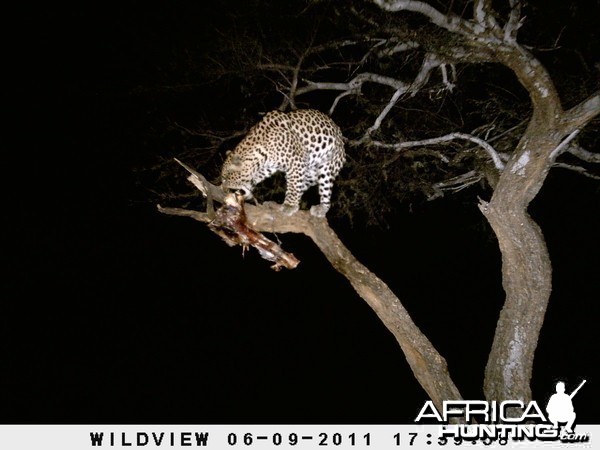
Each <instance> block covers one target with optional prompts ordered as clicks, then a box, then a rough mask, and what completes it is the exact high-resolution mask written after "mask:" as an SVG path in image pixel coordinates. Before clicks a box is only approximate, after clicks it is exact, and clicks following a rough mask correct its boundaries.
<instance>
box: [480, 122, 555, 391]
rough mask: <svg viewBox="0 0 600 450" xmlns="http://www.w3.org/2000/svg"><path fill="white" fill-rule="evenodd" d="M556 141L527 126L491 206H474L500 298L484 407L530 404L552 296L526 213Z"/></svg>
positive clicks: (536, 231) (540, 242) (542, 247)
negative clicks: (495, 250)
mask: <svg viewBox="0 0 600 450" xmlns="http://www.w3.org/2000/svg"><path fill="white" fill-rule="evenodd" d="M560 138H561V135H560V134H559V133H557V131H556V129H552V128H548V127H547V126H545V125H544V122H543V121H541V120H535V119H534V120H532V122H531V123H530V125H529V128H528V130H527V132H526V133H525V135H524V136H523V137H522V139H521V141H520V143H519V145H518V147H517V149H516V151H515V154H514V155H515V156H514V157H513V159H512V160H511V161H510V162H509V164H508V166H507V167H506V169H505V170H504V172H503V173H502V175H501V177H500V179H499V182H498V185H497V186H496V189H495V190H494V194H493V196H492V199H491V201H490V202H489V203H485V202H482V203H481V204H480V209H481V211H482V212H483V214H484V215H485V217H486V218H487V220H488V221H489V223H490V224H491V226H492V228H493V230H494V232H495V234H496V236H497V238H498V243H499V246H500V251H501V254H502V284H503V287H504V291H505V293H506V300H505V303H504V307H503V308H502V311H501V312H500V317H499V320H498V323H497V326H496V333H495V336H494V342H493V344H492V349H491V352H490V355H489V359H488V363H487V366H486V371H485V380H484V392H485V395H486V398H487V399H488V400H490V401H491V400H497V401H501V400H522V401H524V402H528V401H530V400H531V388H530V381H531V377H532V367H533V358H534V353H535V349H536V347H537V343H538V338H539V333H540V330H541V327H542V324H543V322H544V316H545V313H546V308H547V306H548V301H549V299H550V292H551V290H552V267H551V264H550V256H549V254H548V250H547V247H546V242H545V240H544V236H543V234H542V231H541V230H540V228H539V226H538V225H537V224H536V223H535V222H534V221H533V219H532V218H531V217H530V216H529V214H528V213H527V207H528V205H529V203H530V201H531V200H532V199H533V198H534V197H535V195H536V194H537V192H538V191H539V189H540V188H541V186H542V184H543V182H544V179H545V178H546V175H547V173H548V170H549V168H550V165H551V162H550V159H549V157H550V155H551V153H552V151H553V150H554V149H555V148H556V147H557V146H558V145H559V144H560Z"/></svg>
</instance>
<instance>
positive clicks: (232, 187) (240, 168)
mask: <svg viewBox="0 0 600 450" xmlns="http://www.w3.org/2000/svg"><path fill="white" fill-rule="evenodd" d="M259 166H260V164H259V161H258V160H257V159H256V158H253V157H252V156H251V155H244V154H241V153H240V152H235V151H233V152H230V153H229V154H228V155H227V157H226V158H225V162H224V163H223V167H222V169H221V188H222V189H223V191H224V192H225V193H226V194H227V193H230V192H237V193H239V194H241V195H243V196H244V200H250V199H252V191H253V190H254V187H255V186H256V184H257V181H256V178H257V176H256V174H257V172H258V170H259Z"/></svg>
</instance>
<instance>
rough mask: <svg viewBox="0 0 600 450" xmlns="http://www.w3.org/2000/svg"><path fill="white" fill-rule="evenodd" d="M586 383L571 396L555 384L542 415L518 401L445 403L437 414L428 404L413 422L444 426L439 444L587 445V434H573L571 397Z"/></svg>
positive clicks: (537, 408) (560, 384)
mask: <svg viewBox="0 0 600 450" xmlns="http://www.w3.org/2000/svg"><path fill="white" fill-rule="evenodd" d="M585 381H586V380H583V381H582V382H581V383H580V384H579V386H577V387H576V388H575V389H574V390H573V391H572V392H571V393H570V394H567V393H566V392H565V390H566V386H565V383H564V382H562V381H559V382H558V383H556V387H555V393H553V394H552V395H551V396H550V399H549V400H548V403H547V404H546V408H545V412H544V410H542V408H540V406H539V405H538V404H537V402H536V401H530V402H529V403H527V404H525V403H524V402H522V401H521V400H506V401H503V402H496V401H491V402H487V401H483V400H450V401H444V402H443V404H442V410H441V411H438V409H437V408H436V407H435V405H434V404H433V402H432V401H431V400H429V401H427V402H425V404H424V405H423V407H422V408H421V411H420V412H419V414H418V415H417V417H416V419H415V422H416V423H438V424H441V425H443V426H442V427H441V430H440V433H439V436H438V440H439V441H440V442H439V443H440V444H443V443H445V442H446V441H448V440H451V439H452V440H454V441H455V442H456V443H460V442H462V441H477V440H481V441H483V442H484V443H491V442H499V443H500V444H506V443H507V442H508V441H509V440H511V441H524V440H529V441H535V440H541V441H559V442H589V440H590V436H589V434H586V433H580V434H578V433H576V432H575V419H576V418H577V414H575V409H574V407H573V397H575V394H577V392H579V390H580V389H581V388H582V387H583V385H584V384H585ZM453 422H456V424H454V423H453ZM458 422H463V423H458Z"/></svg>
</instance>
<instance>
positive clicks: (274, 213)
mask: <svg viewBox="0 0 600 450" xmlns="http://www.w3.org/2000/svg"><path fill="white" fill-rule="evenodd" d="M205 190H207V191H209V192H214V191H217V190H220V189H219V187H217V186H214V185H211V184H210V183H208V186H206V187H205ZM216 197H217V196H215V198H216ZM220 198H223V196H222V193H221V196H220ZM158 210H159V211H160V212H161V213H164V214H171V215H177V216H185V217H190V218H192V219H194V220H197V221H200V222H204V223H208V222H210V221H211V219H210V218H209V216H208V214H205V213H201V212H197V211H188V210H185V209H180V208H164V207H161V206H158ZM245 214H246V217H247V223H248V226H249V227H251V228H252V229H253V230H255V231H258V232H268V233H290V232H291V233H301V234H304V235H306V236H308V237H309V238H311V239H312V240H313V242H314V243H315V244H316V245H317V247H318V248H319V249H320V250H321V251H322V252H323V254H324V255H325V257H326V258H327V259H328V260H329V262H330V263H331V265H332V266H333V267H334V268H335V269H336V270H337V271H338V272H339V273H340V274H342V275H343V276H344V277H346V279H347V280H348V281H349V282H350V284H351V285H352V287H353V288H354V289H355V290H356V292H357V293H358V294H359V295H360V297H361V298H362V299H363V300H365V301H366V302H367V304H368V305H369V306H370V307H371V308H372V309H373V310H374V311H375V313H376V314H377V316H378V317H379V318H380V319H381V321H382V322H383V323H384V324H385V326H386V327H387V329H388V330H389V331H390V332H391V333H392V334H393V335H394V337H395V338H396V340H397V341H398V343H399V345H400V347H401V348H402V351H403V352H404V355H405V356H406V360H407V362H408V364H409V365H410V368H411V369H412V371H413V373H414V375H415V377H416V378H417V380H418V382H419V383H420V384H421V386H422V387H423V389H425V391H426V392H427V394H428V395H429V396H430V398H431V399H432V400H433V401H434V403H435V405H436V407H437V408H440V409H441V408H442V402H443V401H444V400H460V399H461V395H460V392H459V391H458V389H457V388H456V386H455V385H454V383H453V382H452V379H451V378H450V375H449V373H448V367H447V364H446V361H445V360H444V358H442V356H441V355H440V354H439V353H438V352H437V350H436V349H435V348H434V347H433V345H432V344H431V342H430V341H429V340H428V339H427V337H426V336H425V335H424V334H423V333H422V332H421V331H420V330H419V328H418V327H417V326H416V325H415V323H414V322H413V321H412V319H411V317H410V315H409V314H408V312H407V311H406V309H405V308H404V306H403V305H402V303H401V302H400V300H399V299H398V298H397V297H396V296H395V295H394V293H393V292H392V291H391V290H390V288H389V287H388V286H387V285H386V284H385V283H384V282H383V281H382V280H381V279H379V278H378V277H377V276H376V275H375V274H373V273H372V272H371V271H369V270H368V269H367V268H366V267H365V266H364V265H362V264H361V263H360V262H359V261H358V260H357V259H356V258H355V257H354V255H352V253H351V252H350V250H348V249H347V248H346V246H345V245H344V244H343V243H342V241H341V240H340V239H339V238H338V236H337V235H336V234H335V232H334V231H333V230H332V229H331V227H330V226H329V224H328V223H327V220H326V219H321V218H316V217H314V216H312V215H311V214H310V213H309V212H307V211H298V212H297V213H295V214H293V215H292V216H287V215H285V214H284V213H282V212H281V211H279V210H278V209H276V208H270V207H267V206H264V205H263V206H254V205H245Z"/></svg>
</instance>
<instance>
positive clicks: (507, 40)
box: [160, 0, 600, 407]
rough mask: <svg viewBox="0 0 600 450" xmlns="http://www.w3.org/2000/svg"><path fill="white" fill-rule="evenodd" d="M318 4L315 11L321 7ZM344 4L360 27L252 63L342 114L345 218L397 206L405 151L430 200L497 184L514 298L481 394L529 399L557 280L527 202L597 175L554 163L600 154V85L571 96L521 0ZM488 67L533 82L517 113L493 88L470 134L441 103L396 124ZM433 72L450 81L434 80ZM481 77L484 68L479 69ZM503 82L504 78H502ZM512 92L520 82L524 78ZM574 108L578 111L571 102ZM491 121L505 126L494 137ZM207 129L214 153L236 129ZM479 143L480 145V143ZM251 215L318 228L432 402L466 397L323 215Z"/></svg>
mask: <svg viewBox="0 0 600 450" xmlns="http://www.w3.org/2000/svg"><path fill="white" fill-rule="evenodd" d="M315 3H317V6H315V7H318V6H319V4H320V2H315ZM337 8H339V9H337ZM459 8H462V9H459ZM459 11H460V12H459ZM342 13H345V14H349V15H350V16H351V17H352V19H353V25H351V26H350V28H351V32H352V36H351V37H347V36H346V37H344V38H343V39H339V38H337V36H335V33H334V32H332V33H331V35H327V36H324V37H323V36H320V35H318V33H314V34H313V35H312V36H310V39H309V40H308V42H307V43H305V44H304V46H303V49H304V50H303V51H301V52H300V51H295V52H285V51H284V50H282V49H277V48H276V49H273V48H271V49H269V51H268V52H267V51H265V52H264V53H263V52H262V50H261V52H260V57H259V58H258V59H255V58H254V55H252V56H249V58H250V59H253V61H254V62H253V63H250V62H249V61H246V62H245V63H244V64H248V65H249V66H250V65H252V64H253V65H254V70H255V71H256V73H260V74H263V75H264V74H269V79H270V80H272V81H273V82H274V84H275V87H276V90H277V91H278V92H279V93H280V94H281V95H282V97H283V100H282V101H281V103H280V105H279V108H280V109H282V110H285V109H288V108H291V109H293V108H297V107H299V106H301V105H302V104H303V103H304V102H308V103H309V104H312V103H313V102H317V101H318V102H321V104H320V105H319V106H321V107H323V108H324V106H323V105H324V104H325V103H326V102H327V104H328V107H327V109H328V111H329V113H330V114H340V115H341V116H342V120H344V122H345V123H346V126H345V127H344V130H345V133H346V135H347V138H348V141H347V145H348V146H349V148H350V149H352V150H353V151H354V153H353V155H355V154H356V155H360V156H357V158H356V160H357V162H355V163H351V164H350V168H349V172H350V174H351V175H350V177H349V179H348V180H345V181H346V182H347V183H348V187H347V189H343V188H342V190H341V192H340V194H339V195H338V203H339V208H340V209H342V210H344V211H346V212H348V213H349V214H352V210H353V209H354V207H355V205H356V204H360V205H363V206H364V209H365V211H366V212H365V214H366V216H367V217H376V216H377V210H378V208H379V209H386V208H390V206H389V205H388V204H384V203H379V202H377V201H375V202H373V201H370V200H369V199H372V198H373V196H372V195H373V191H374V190H376V189H380V188H381V186H384V185H385V186H387V188H388V189H389V187H390V185H391V186H394V187H396V186H399V185H400V184H404V185H406V178H407V177H406V173H404V172H403V170H405V169H402V168H397V167H395V165H394V164H393V163H394V162H395V161H396V160H397V159H398V158H405V159H406V158H408V157H410V158H412V159H414V160H419V159H421V162H419V164H421V165H424V166H427V167H428V170H427V171H426V172H425V173H427V174H429V177H428V178H427V179H426V180H425V181H412V182H409V183H408V184H409V185H412V187H411V189H413V190H420V191H423V192H424V193H425V194H426V195H427V196H428V197H430V198H437V197H441V196H443V195H444V193H445V192H447V191H454V190H459V189H462V188H464V187H466V186H469V185H471V184H474V183H477V182H482V181H485V182H487V184H488V185H489V186H490V188H491V190H492V194H491V197H490V199H489V200H488V201H484V200H480V202H479V208H480V210H481V212H482V213H483V215H484V216H485V218H486V219H487V220H488V221H489V223H490V225H491V227H492V229H493V231H494V233H495V235H496V237H497V240H498V244H499V247H500V251H501V254H502V280H503V287H504V291H505V294H506V297H505V302H504V307H503V309H502V311H501V312H500V317H499V319H498V323H497V327H496V332H495V337H494V341H493V345H492V348H491V351H490V354H489V359H488V363H487V367H486V372H485V380H484V392H485V395H486V398H487V399H488V400H490V401H491V400H498V401H500V400H508V399H520V400H523V401H525V402H527V401H529V400H531V390H530V381H531V377H532V367H533V359H534V353H535V349H536V346H537V342H538V337H539V333H540V330H541V327H542V324H543V321H544V314H545V311H546V308H547V305H548V301H549V298H550V291H551V287H552V273H551V262H550V257H549V254H548V251H547V248H546V244H545V240H544V236H543V234H542V231H541V229H540V228H539V226H538V225H537V224H536V223H535V222H534V221H533V219H532V218H531V217H530V215H529V214H528V206H529V204H530V202H531V201H532V200H533V199H534V198H535V196H536V195H537V194H538V192H539V190H540V188H541V187H542V185H543V183H544V180H545V179H546V176H547V175H548V172H549V171H550V169H551V168H552V167H554V166H558V167H563V168H568V169H571V170H576V171H578V172H580V173H582V174H584V175H586V176H590V177H594V178H597V175H595V174H594V173H592V172H589V171H588V170H587V169H586V168H584V167H583V166H581V165H579V164H575V163H573V162H566V161H562V160H561V161H558V160H557V159H558V158H559V157H562V156H563V155H565V154H566V153H568V154H569V157H570V158H577V159H579V160H581V161H584V162H586V163H598V162H600V158H599V156H598V154H596V153H592V152H590V151H588V150H586V149H585V148H584V147H583V146H582V145H581V144H580V143H577V138H578V136H579V135H580V133H581V131H582V130H583V129H584V127H586V126H587V125H588V124H590V122H592V120H593V119H594V118H595V117H596V116H597V115H598V114H599V113H600V91H598V90H597V89H598V86H597V82H591V83H587V84H586V83H583V86H582V87H581V85H580V89H579V90H578V91H577V92H576V93H575V94H576V95H575V96H574V97H578V98H572V97H573V96H569V97H568V98H567V99H566V100H562V101H561V98H560V96H559V93H558V91H557V88H556V86H555V83H554V81H553V79H552V77H551V76H550V74H549V72H548V71H547V69H546V68H545V66H544V65H543V64H542V62H541V61H540V59H538V57H536V56H535V55H534V53H533V52H532V51H531V50H530V49H529V48H528V47H527V46H525V45H523V44H521V43H520V42H519V39H518V33H519V29H520V28H521V27H522V26H523V24H524V23H526V20H527V19H526V18H525V17H524V16H523V15H522V5H521V3H520V2H518V1H517V0H509V1H508V5H499V6H498V9H496V8H494V6H493V5H492V2H491V1H490V0H475V1H474V2H473V3H472V4H471V3H470V2H466V3H462V2H456V3H451V4H450V6H448V7H446V9H444V10H441V8H440V7H435V6H433V5H432V4H431V3H427V2H425V1H412V0H390V1H386V0H373V2H372V4H364V5H361V8H360V9H358V8H355V7H353V6H348V5H345V4H336V8H334V9H333V10H332V11H330V14H342ZM317 40H319V42H317ZM263 50H264V49H263ZM296 50H297V48H296ZM257 60H258V63H256V61H257ZM415 61H419V62H418V64H415ZM482 63H483V64H487V65H491V64H494V65H497V66H498V65H499V66H501V67H502V68H503V69H502V70H508V71H509V72H510V73H512V74H513V76H514V77H515V78H516V80H518V83H519V84H520V86H521V87H522V88H523V89H524V91H522V92H523V93H525V94H526V97H527V98H528V101H529V102H530V107H529V108H528V109H527V108H526V109H525V110H524V111H519V112H517V113H515V112H514V111H510V110H509V106H507V105H502V99H500V98H498V97H496V98H493V102H494V103H495V105H496V107H495V108H493V111H492V112H488V111H483V112H482V113H481V115H480V119H481V118H483V119H486V118H488V117H493V122H495V123H489V122H483V123H481V121H480V122H479V123H477V124H476V126H475V127H474V128H475V129H474V131H472V132H470V133H467V132H464V131H456V128H458V127H456V128H455V129H454V130H452V127H453V126H455V124H452V121H451V120H448V121H447V122H448V123H450V125H448V123H445V124H441V122H442V120H440V119H439V117H440V116H443V115H442V113H438V115H437V117H436V120H435V121H434V122H435V124H434V125H433V126H431V127H429V129H428V130H427V131H428V133H429V134H430V135H429V137H425V136H424V138H420V139H417V140H408V139H406V137H405V136H403V133H401V132H400V131H399V130H400V127H398V125H397V119H398V117H399V116H400V115H401V113H398V112H397V109H398V105H400V104H402V103H404V104H408V103H410V102H416V101H417V100H415V98H417V97H418V96H420V95H423V94H429V96H430V97H431V98H433V99H436V98H443V96H444V95H447V94H448V93H450V92H452V91H453V90H455V89H457V86H458V84H459V83H460V81H459V75H458V74H459V70H463V72H462V73H463V74H464V73H466V71H467V70H469V69H468V68H469V67H471V65H474V64H482ZM415 66H416V67H415ZM464 67H467V68H466V69H465V68H464ZM411 71H412V76H411V79H410V81H404V80H403V79H401V78H399V77H395V76H390V75H389V73H394V72H396V73H399V74H402V75H403V77H406V73H411ZM436 76H439V77H440V78H439V79H438V80H437V84H434V82H433V80H434V78H435V77H436ZM468 76H473V75H467V77H468ZM478 77H479V75H475V76H474V79H478ZM501 81H503V82H507V81H506V78H503V79H502V80H501ZM507 83H508V84H510V83H512V81H510V79H509V81H508V82H507ZM510 89H514V90H516V91H518V88H515V87H514V86H510ZM594 89H596V91H595V92H593V90H594ZM390 90H391V92H392V94H391V96H390V95H389V93H388V92H389V91H390ZM323 91H326V92H329V93H330V94H329V96H327V95H322V96H321V97H319V99H318V100H316V97H314V96H315V94H316V93H322V92H323ZM590 92H593V93H592V94H591V95H590ZM332 93H333V94H332ZM311 96H312V97H311ZM483 97H484V99H485V93H484V95H483ZM478 100H479V101H480V102H482V100H483V99H481V98H480V99H478ZM420 101H421V102H422V100H420ZM352 102H354V103H353V104H352ZM421 104H422V103H421ZM565 104H569V107H567V108H565V107H564V106H563V105H565ZM352 107H354V108H352ZM344 108H346V110H345V111H344ZM503 108H504V109H503ZM340 110H342V111H344V112H340ZM403 117H406V116H403ZM515 119H518V120H515ZM413 120H414V119H413ZM419 120H422V118H421V119H419ZM515 122H516V123H515ZM494 127H496V128H499V130H500V131H499V132H497V133H496V134H495V135H493V136H491V133H492V130H493V129H494ZM444 128H446V129H448V128H450V129H449V130H447V132H445V133H444V134H438V135H433V136H432V132H439V131H441V130H442V129H444ZM415 129H418V127H415ZM205 136H206V135H205ZM208 137H209V138H210V139H212V142H213V143H215V144H217V145H214V146H213V147H214V148H215V149H217V148H218V144H220V143H221V142H222V140H223V139H226V138H227V137H222V136H216V135H211V136H208ZM457 141H460V142H462V144H458V143H457ZM448 143H452V144H453V145H454V150H453V151H452V152H447V153H448V154H446V153H442V152H440V151H439V150H438V148H439V145H446V144H448ZM464 144H466V145H464ZM492 144H494V145H492ZM475 148H477V149H479V150H477V151H476V152H475V151H474V149H475ZM409 152H412V153H409ZM184 156H189V155H184ZM366 161H371V162H372V165H376V166H377V168H378V175H377V177H378V178H379V183H380V184H376V186H375V187H373V186H372V185H366V184H364V182H361V180H364V179H366V177H364V176H361V170H364V168H361V166H364V165H365V162H366ZM373 161H375V163H373ZM440 167H443V168H444V172H445V173H446V174H445V177H444V178H441V177H440V172H441V171H440V170H439V169H440ZM363 173H364V172H363ZM413 178H414V177H413ZM190 180H192V181H194V182H195V184H196V186H197V187H198V188H199V189H201V190H203V191H204V193H205V194H208V198H209V203H210V201H212V200H213V199H214V200H216V201H220V202H222V201H223V193H222V192H221V191H220V189H219V188H218V187H217V186H214V185H212V184H210V183H208V182H206V181H205V180H203V179H202V177H201V176H200V175H192V177H191V178H190ZM369 180H372V178H369ZM367 184H368V183H367ZM404 190H406V188H404ZM357 198H358V200H357ZM160 210H161V211H162V212H164V213H168V214H176V215H184V216H189V217H192V218H194V219H196V220H199V221H202V222H207V221H210V220H211V219H212V217H213V216H212V215H211V214H210V213H209V212H207V213H201V212H197V211H191V210H187V209H181V208H162V207H160ZM246 214H247V221H248V223H250V224H251V225H252V227H253V228H254V229H255V230H257V231H262V232H271V233H288V232H295V233H303V234H305V235H306V236H308V237H309V238H311V239H312V240H313V241H314V243H315V244H316V245H317V246H318V247H319V249H320V250H321V251H322V252H323V254H324V255H325V256H326V257H327V259H328V260H329V262H330V263H331V264H332V266H333V267H334V268H335V269H336V270H337V271H338V272H340V273H341V274H342V275H344V276H345V277H346V278H347V280H348V281H349V282H350V283H351V285H352V286H353V287H354V289H355V290H356V292H357V293H358V294H359V295H360V296H361V297H362V298H363V299H364V300H365V301H366V302H367V303H368V304H369V305H370V306H371V308H372V309H373V310H374V311H375V312H376V313H377V315H378V316H379V318H380V319H381V320H382V322H383V323H384V324H385V326H386V327H387V328H388V330H390V332H391V333H392V334H393V335H394V336H395V338H396V339H397V341H398V343H399V345H400V347H401V348H402V351H403V352H404V355H405V356H406V359H407V361H408V363H409V364H410V367H411V369H412V371H413V373H414V375H415V377H416V378H417V380H418V381H419V383H420V384H421V386H422V387H423V388H424V389H425V391H426V392H427V394H428V395H429V396H430V397H431V399H432V400H433V401H434V403H435V404H436V406H438V407H439V406H441V403H442V401H443V400H456V399H460V398H461V394H460V392H459V390H458V389H457V387H456V386H455V384H454V382H453V381H452V378H451V376H450V374H449V372H448V369H447V366H446V361H445V360H444V358H443V357H442V356H441V355H440V354H439V353H438V352H437V350H436V349H435V348H434V347H433V345H432V344H431V342H430V341H429V340H428V338H427V337H426V336H425V335H424V334H423V333H422V332H421V331H420V330H419V328H418V327H417V326H416V325H415V323H414V322H413V321H412V319H411V317H410V315H409V313H408V312H407V310H406V309H405V308H404V307H403V305H402V303H401V302H400V300H399V299H398V298H397V297H396V296H395V295H394V293H393V292H392V291H391V290H390V289H389V288H388V287H387V285H386V284H385V283H384V282H383V281H382V280H380V279H379V278H378V277H377V276H376V275H375V274H374V273H372V272H371V271H369V270H368V268H366V267H365V266H363V265H362V264H361V263H360V262H359V261H358V260H357V259H356V258H355V257H354V256H353V255H352V253H351V252H350V251H349V250H348V249H347V248H346V247H345V245H344V244H343V243H342V242H341V240H340V239H339V238H338V237H337V235H336V234H335V232H334V231H333V229H332V228H331V227H330V226H329V224H328V223H327V221H326V220H320V219H316V218H314V217H311V216H310V215H309V214H308V213H307V212H305V211H300V212H298V213H296V214H294V215H293V216H291V217H287V216H284V215H282V214H280V213H278V212H277V211H274V210H272V209H269V208H267V207H265V206H262V205H258V206H253V205H246Z"/></svg>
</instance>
